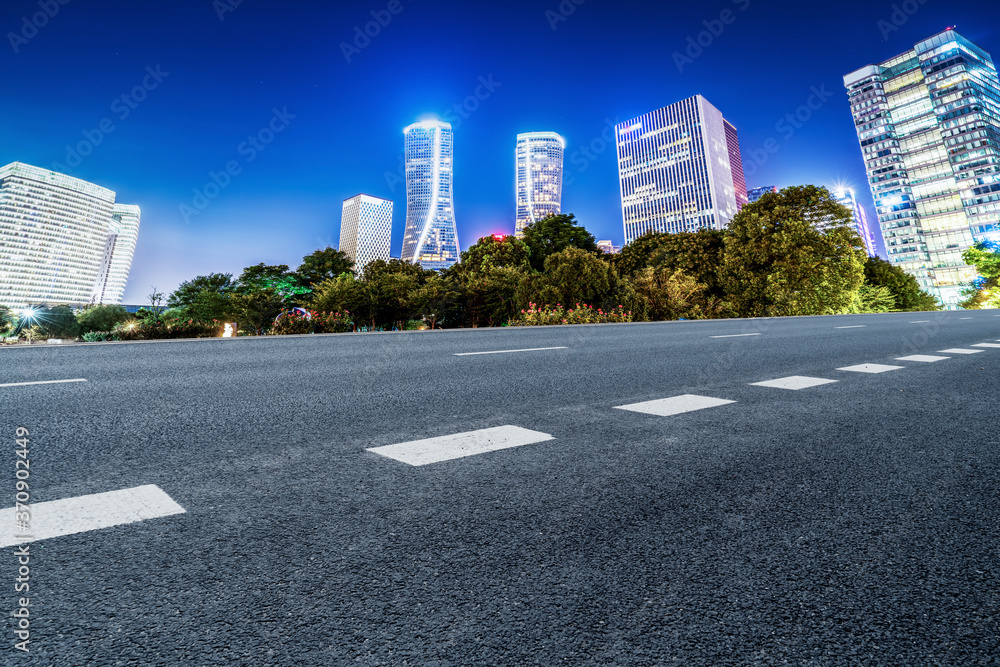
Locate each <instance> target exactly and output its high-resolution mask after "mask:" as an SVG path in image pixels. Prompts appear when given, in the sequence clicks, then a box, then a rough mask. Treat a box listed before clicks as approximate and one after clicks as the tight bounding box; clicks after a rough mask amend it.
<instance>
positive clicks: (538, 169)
mask: <svg viewBox="0 0 1000 667" xmlns="http://www.w3.org/2000/svg"><path fill="white" fill-rule="evenodd" d="M565 151H566V140H565V139H563V138H562V137H561V136H559V135H558V134H556V133H555V132H528V133H525V134H519V135H517V150H516V156H515V157H516V159H515V164H516V167H515V179H516V183H517V187H516V194H517V219H516V222H515V224H514V235H515V236H517V237H518V238H521V237H522V236H524V228H525V227H527V226H528V225H530V224H531V223H533V222H537V221H539V220H544V219H545V218H548V217H551V216H553V215H559V214H560V213H562V185H563V155H564V153H565Z"/></svg>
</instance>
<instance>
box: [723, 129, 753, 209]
mask: <svg viewBox="0 0 1000 667" xmlns="http://www.w3.org/2000/svg"><path fill="white" fill-rule="evenodd" d="M723 123H724V125H725V126H726V147H727V149H728V150H729V165H730V166H731V167H732V168H733V189H734V191H735V193H736V210H737V211H739V210H740V209H742V208H743V207H744V206H746V205H747V204H749V203H750V200H749V199H747V179H746V176H744V174H743V156H742V155H741V154H740V138H739V133H738V132H737V131H736V126H735V125H733V124H732V123H730V122H729V121H728V120H726V121H723Z"/></svg>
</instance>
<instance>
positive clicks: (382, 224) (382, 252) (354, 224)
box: [340, 194, 392, 276]
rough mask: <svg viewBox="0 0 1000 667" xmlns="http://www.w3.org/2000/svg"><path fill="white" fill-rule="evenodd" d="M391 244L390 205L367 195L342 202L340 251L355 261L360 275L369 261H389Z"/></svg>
mask: <svg viewBox="0 0 1000 667" xmlns="http://www.w3.org/2000/svg"><path fill="white" fill-rule="evenodd" d="M391 243H392V202H391V201H389V200H388V199H379V198H378V197H372V196H369V195H364V194H361V195H356V196H354V197H351V198H350V199H345V200H344V210H343V214H342V216H341V218H340V250H341V252H343V253H345V254H346V255H347V256H348V257H350V258H351V260H353V261H354V272H355V273H356V274H357V275H359V276H360V275H361V274H362V272H363V271H364V268H365V267H366V266H368V263H369V262H372V261H374V260H376V259H381V260H385V261H389V247H390V245H391Z"/></svg>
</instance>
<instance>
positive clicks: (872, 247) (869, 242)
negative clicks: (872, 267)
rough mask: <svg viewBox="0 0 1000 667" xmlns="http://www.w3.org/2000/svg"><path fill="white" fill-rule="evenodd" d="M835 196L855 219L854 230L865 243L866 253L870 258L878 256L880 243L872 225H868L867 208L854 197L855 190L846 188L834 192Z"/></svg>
mask: <svg viewBox="0 0 1000 667" xmlns="http://www.w3.org/2000/svg"><path fill="white" fill-rule="evenodd" d="M833 196H834V197H836V199H837V201H838V202H840V203H841V204H842V205H843V206H846V207H847V208H849V209H850V210H851V215H852V216H853V218H854V228H855V229H856V230H857V231H858V235H859V236H860V237H861V239H862V240H863V241H864V242H865V252H867V253H868V256H869V257H876V256H878V242H877V241H876V240H875V232H874V231H872V227H871V225H870V224H868V214H867V213H865V207H864V206H862V205H861V202H859V201H858V199H857V197H855V196H854V190H850V189H846V188H845V189H842V190H840V189H838V190H835V191H834V193H833Z"/></svg>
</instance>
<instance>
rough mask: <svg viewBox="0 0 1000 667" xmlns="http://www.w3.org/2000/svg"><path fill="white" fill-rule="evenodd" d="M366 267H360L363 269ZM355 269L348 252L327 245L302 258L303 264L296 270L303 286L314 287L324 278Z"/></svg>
mask: <svg viewBox="0 0 1000 667" xmlns="http://www.w3.org/2000/svg"><path fill="white" fill-rule="evenodd" d="M363 268H364V267H359V269H363ZM353 270H354V262H353V261H352V260H351V258H350V257H348V256H347V253H344V252H341V251H340V250H335V249H334V248H331V247H329V246H328V247H327V248H326V249H324V250H317V251H316V252H314V253H312V254H311V255H306V256H305V257H303V258H302V265H301V266H299V268H298V269H297V270H296V271H295V275H296V277H298V279H299V284H301V285H302V286H303V287H310V288H312V287H314V286H315V285H318V284H319V283H321V282H323V281H324V280H330V279H332V278H336V277H337V276H339V275H341V274H343V273H350V272H352V271H353Z"/></svg>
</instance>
